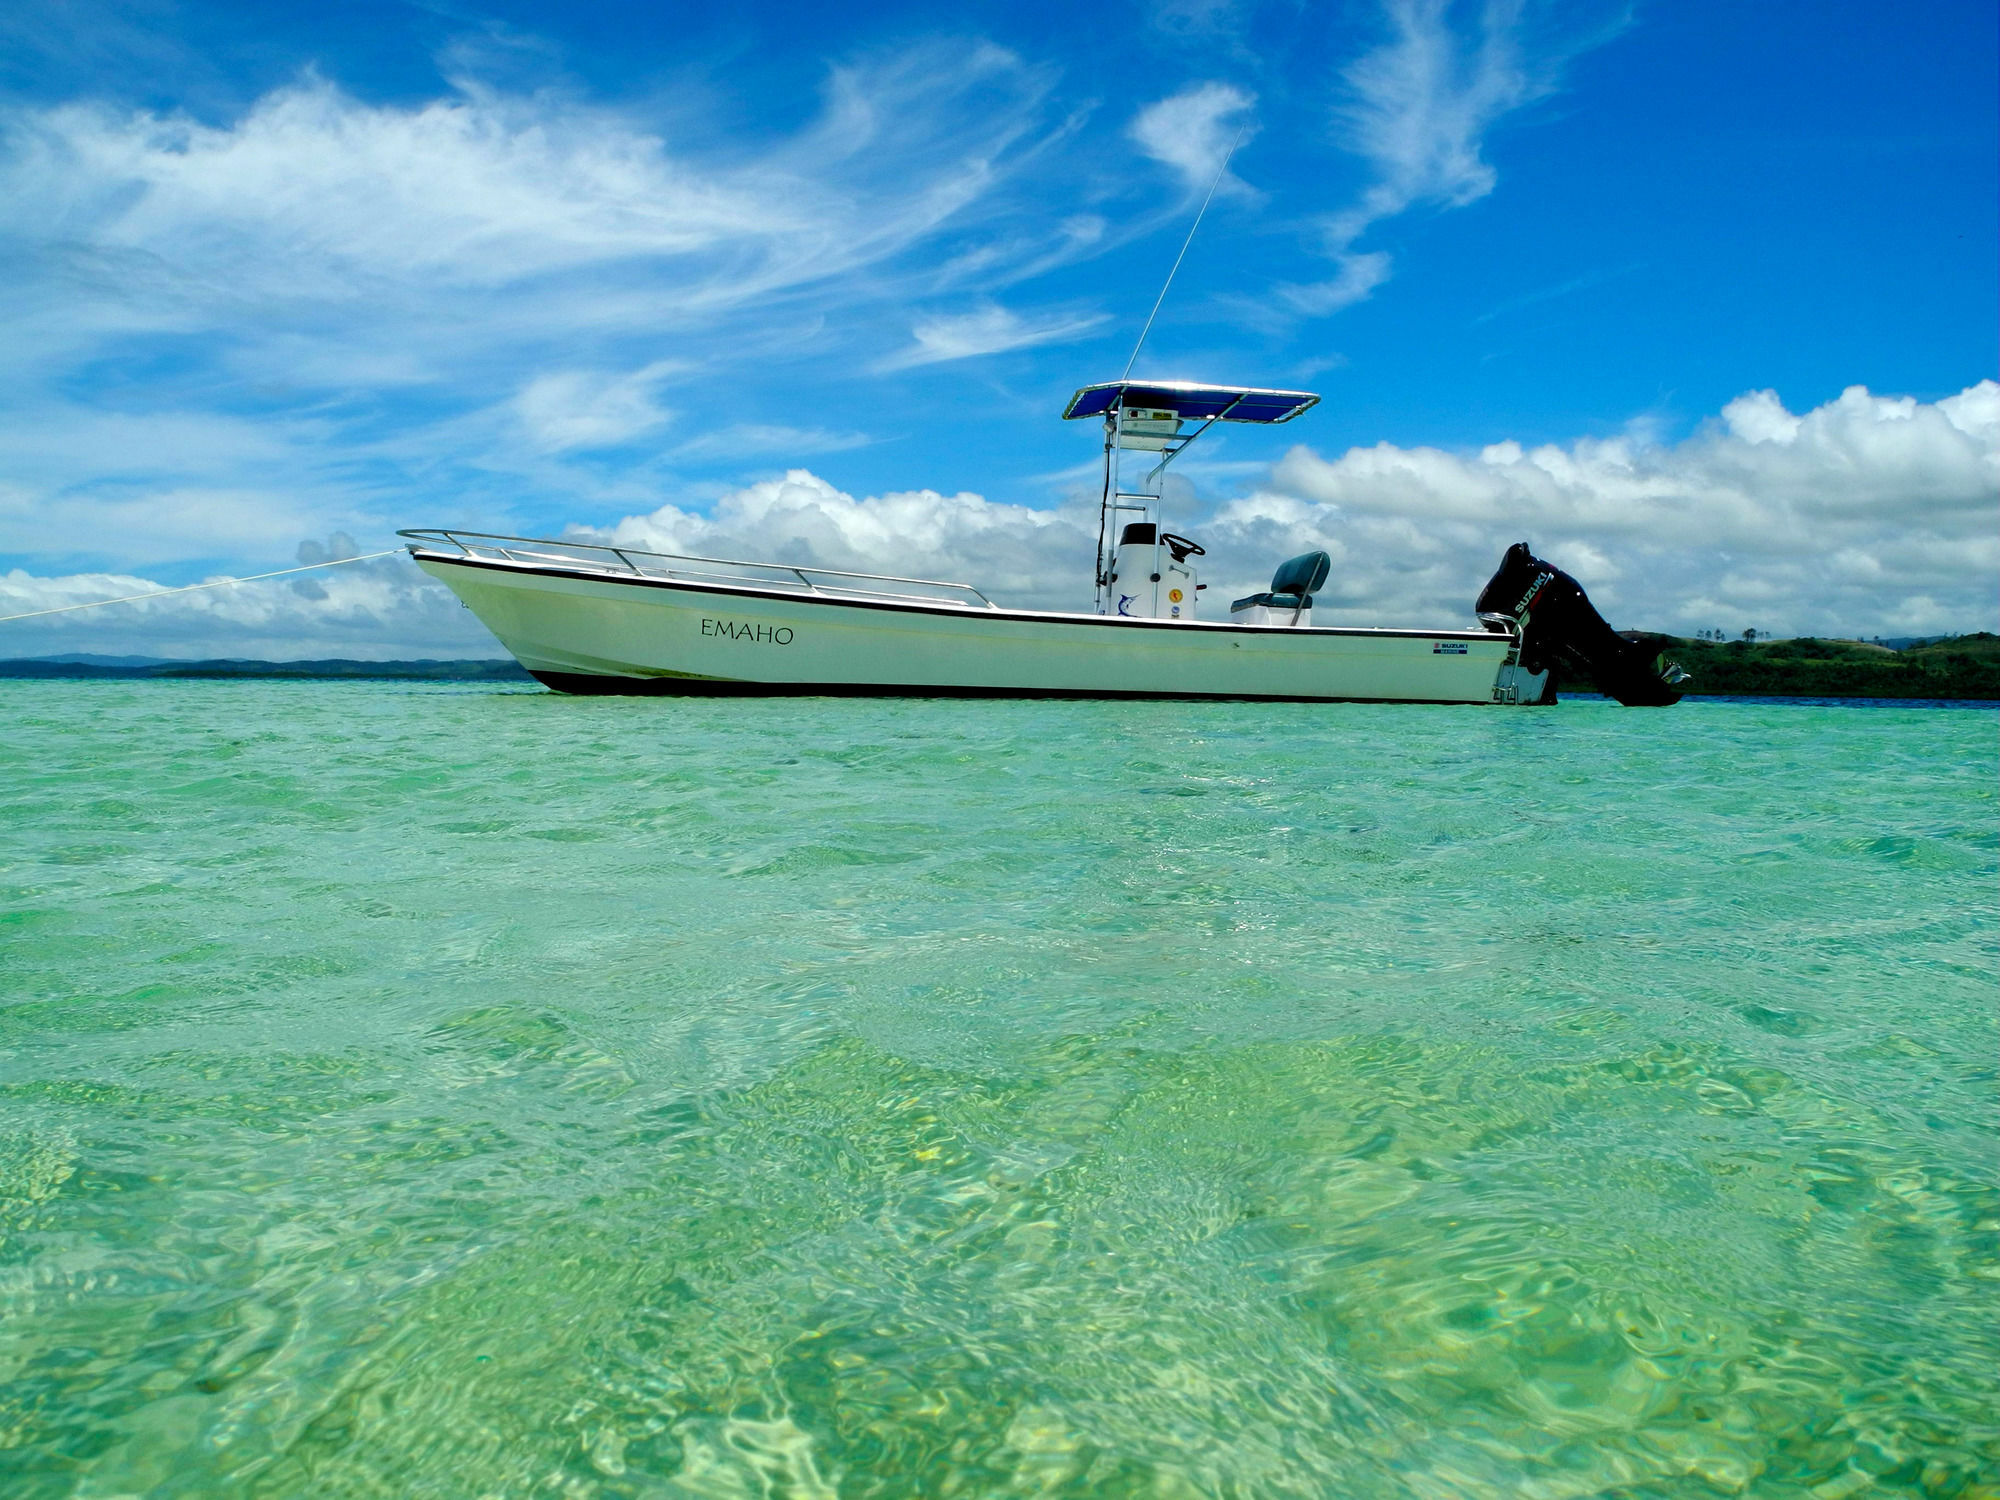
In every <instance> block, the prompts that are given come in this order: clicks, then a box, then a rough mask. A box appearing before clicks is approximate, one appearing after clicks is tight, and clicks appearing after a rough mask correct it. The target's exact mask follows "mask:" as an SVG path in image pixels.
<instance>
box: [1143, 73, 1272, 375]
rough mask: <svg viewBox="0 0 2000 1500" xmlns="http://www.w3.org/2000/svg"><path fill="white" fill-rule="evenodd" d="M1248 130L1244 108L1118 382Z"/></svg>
mask: <svg viewBox="0 0 2000 1500" xmlns="http://www.w3.org/2000/svg"><path fill="white" fill-rule="evenodd" d="M1249 128H1250V114H1249V112H1248V109H1247V107H1246V110H1245V112H1244V115H1243V123H1242V124H1241V125H1238V126H1237V127H1236V139H1235V140H1233V141H1231V142H1230V143H1229V149H1228V150H1227V151H1225V152H1223V153H1222V165H1221V166H1219V167H1217V168H1216V169H1215V180H1214V181H1213V182H1211V183H1209V185H1208V194H1207V196H1206V197H1204V198H1203V199H1202V200H1201V207H1200V208H1198V209H1196V210H1195V215H1194V222H1193V223H1192V224H1190V225H1188V232H1187V238H1186V239H1184V240H1182V241H1181V253H1180V254H1179V255H1176V256H1175V257H1174V264H1173V267H1172V269H1171V270H1169V271H1168V272H1167V279H1166V280H1165V281H1163V282H1161V283H1160V295H1159V296H1157V297H1155V298H1154V299H1153V310H1152V311H1151V312H1149V313H1147V314H1146V326H1145V327H1144V328H1141V329H1140V330H1139V342H1138V343H1136V344H1134V345H1133V346H1132V357H1131V358H1130V359H1128V360H1126V361H1125V373H1124V374H1122V375H1120V376H1119V377H1118V378H1119V379H1120V380H1124V379H1127V378H1128V377H1129V376H1130V375H1131V374H1132V366H1133V365H1134V364H1135V363H1136V362H1137V361H1138V358H1139V351H1140V350H1141V349H1143V348H1144V347H1145V345H1146V335H1147V334H1149V333H1151V332H1152V331H1153V319H1155V318H1157V317H1158V316H1159V315H1160V304H1161V303H1162V302H1165V301H1166V300H1167V288H1168V287H1170V286H1172V285H1173V284H1174V272H1176V271H1178V270H1180V268H1181V262H1182V261H1184V260H1186V259H1187V253H1188V246H1190V245H1192V244H1193V243H1194V232H1195V231H1196V230H1197V229H1199V228H1201V216H1202V215H1203V214H1205V213H1207V212H1208V204H1209V199H1211V198H1213V197H1214V196H1215V190H1216V189H1217V188H1219V187H1221V186H1222V174H1223V173H1225V172H1227V171H1228V170H1229V158H1230V157H1232V156H1234V155H1235V154H1236V148H1237V147H1238V146H1240V145H1242V144H1243V132H1244V131H1246V130H1248V129H1249Z"/></svg>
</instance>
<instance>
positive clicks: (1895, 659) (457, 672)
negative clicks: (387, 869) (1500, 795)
mask: <svg viewBox="0 0 2000 1500" xmlns="http://www.w3.org/2000/svg"><path fill="white" fill-rule="evenodd" d="M1621 633H1622V634H1623V635H1625V636H1626V638H1627V639H1629V640H1635V641H1643V642H1645V643H1647V644H1648V645H1656V646H1657V648H1658V649H1659V650H1660V651H1661V652H1663V653H1665V654H1666V655H1668V656H1671V657H1672V658H1673V659H1674V660H1676V661H1678V662H1679V663H1680V664H1681V665H1682V666H1683V667H1685V668H1687V670H1688V671H1689V672H1691V673H1693V674H1694V675H1693V680H1692V681H1691V682H1690V683H1689V684H1688V693H1689V696H1702V697H1711V696H1712V697H1745V698H1936V699H1949V700H1957V701H1964V700H1983V701H2000V636H1996V635H1992V634H1989V633H1988V632H1986V631H1980V632H1979V633H1978V634H1976V635H1960V636H1951V637H1948V638H1945V639H1942V640H1931V641H1925V642H1921V643H1918V644H1913V645H1908V646H1905V647H1904V648H1903V649H1902V650H1896V649H1894V648H1893V647H1891V646H1888V645H1884V644H1879V643H1877V642H1873V641H1845V640H1819V639H1816V638H1815V637H1812V636H1800V637H1797V638H1796V639H1792V640H1763V641H1748V640H1742V641H1703V640H1688V639H1685V638H1684V637H1681V636H1674V635H1657V634H1654V633H1652V632H1650V631H1624V632H1621ZM6 677H14V678H22V677H26V678H45V679H47V678H54V679H63V678H67V679H76V680H87V679H93V678H128V679H129V678H230V677H246V678H247V677H254V678H279V679H285V678H291V679H335V680H337V679H343V678H346V679H356V680H360V679H376V680H386V681H408V682H533V681H534V680H535V679H534V678H533V677H531V676H529V675H528V672H527V671H526V669H525V668H523V667H522V666H521V665H520V663H519V662H515V661H504V660H503V661H352V660H347V659H344V658H337V659H334V660H329V661H239V660H229V659H223V660H216V661H173V660H167V659H164V658H160V657H149V656H91V655H88V654H83V653H71V654H69V655H65V656H38V657H26V658H16V659H14V660H11V661H9V660H0V678H6ZM1563 686H1564V687H1566V688H1568V689H1570V690H1572V691H1577V692H1588V691H1590V690H1591V689H1592V688H1593V686H1594V684H1592V683H1590V682H1588V681H1577V680H1566V681H1565V682H1564V684H1563Z"/></svg>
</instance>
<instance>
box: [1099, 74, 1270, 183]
mask: <svg viewBox="0 0 2000 1500" xmlns="http://www.w3.org/2000/svg"><path fill="white" fill-rule="evenodd" d="M1256 102H1257V101H1256V96H1255V95H1252V94H1246V93H1244V92H1243V91H1242V90H1241V89H1237V88H1233V87H1231V86H1230V85H1229V84H1226V83H1202V84H1197V85H1195V86H1194V87H1193V88H1189V89H1183V90H1182V91H1181V92H1180V93H1178V94H1175V95H1173V96H1171V97H1170V98H1166V99H1161V100H1159V101H1158V102H1157V103H1154V104H1149V105H1147V106H1146V107H1145V108H1144V109H1142V110H1140V111H1139V113H1138V115H1137V116H1136V117H1135V118H1134V119H1133V121H1132V124H1131V126H1130V128H1129V130H1128V132H1127V133H1128V134H1129V135H1130V136H1131V137H1132V139H1133V140H1134V141H1135V142H1136V143H1137V144H1138V147H1139V149H1140V150H1141V151H1143V152H1145V153H1146V155H1148V156H1150V157H1152V158H1153V160H1154V161H1157V162H1162V163H1164V164H1165V165H1167V166H1169V167H1171V168H1173V169H1174V171H1175V172H1177V173H1179V174H1180V178H1181V186H1182V187H1184V188H1185V189H1186V190H1187V191H1188V192H1189V193H1190V194H1191V195H1196V196H1199V195H1201V194H1204V193H1206V192H1207V191H1208V188H1209V184H1210V183H1212V182H1216V181H1217V179H1216V173H1218V172H1220V171H1221V170H1222V164H1223V161H1224V159H1225V158H1226V157H1227V156H1228V155H1229V153H1230V150H1231V148H1232V147H1233V146H1234V145H1235V144H1236V142H1237V141H1238V140H1239V139H1240V138H1246V137H1248V135H1249V134H1250V129H1249V122H1248V121H1244V122H1241V123H1238V122H1235V121H1233V120H1232V118H1231V117H1232V116H1234V115H1240V114H1242V113H1243V112H1244V111H1246V110H1248V109H1249V108H1250V107H1251V106H1252V105H1253V104H1255V103H1256ZM1216 190H1217V191H1218V192H1239V193H1247V192H1249V191H1250V189H1249V187H1248V185H1247V184H1245V183H1244V182H1243V181H1242V180H1241V179H1240V178H1237V177H1235V176H1227V177H1224V178H1223V179H1221V181H1220V183H1219V184H1218V186H1217V189H1216Z"/></svg>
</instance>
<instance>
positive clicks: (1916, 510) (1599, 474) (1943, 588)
mask: <svg viewBox="0 0 2000 1500" xmlns="http://www.w3.org/2000/svg"><path fill="white" fill-rule="evenodd" d="M1996 521H2000V385H1996V384H1995V383H1994V382H1992V381H1990V380H1989V381H1982V382H1980V383H1979V384H1978V385H1976V386H1973V387H1971V388H1970V389H1968V390H1966V391H1964V392H1962V393H1961V394H1959V395H1957V396H1953V397H1950V398H1948V399H1946V400H1943V401H1938V402H1928V403H1927V402H1920V401H1916V400H1913V399H1911V398H1908V397H1900V398H1892V397H1883V396H1875V395H1871V394H1870V393H1869V392H1868V391H1867V390H1865V389H1863V388H1862V387H1859V386H1856V387H1853V388H1851V389H1849V390H1847V391H1846V392H1844V393H1842V395H1841V396H1839V397H1838V398H1837V399H1835V400H1833V401H1829V402H1827V403H1826V404H1825V405H1823V406H1820V407H1818V408H1816V409H1814V410H1812V411H1809V412H1806V413H1804V414H1802V415H1794V414H1793V413H1790V412H1788V411H1786V410H1785V408H1784V406H1783V404H1782V403H1781V402H1780V401H1779V400H1778V398H1777V396H1776V395H1775V394H1774V393H1772V392H1769V391H1759V392H1752V393H1750V394H1748V395H1745V396H1742V397H1739V398H1737V399H1736V400H1735V401H1732V402H1731V403H1729V405H1728V406H1726V407H1725V408H1724V409H1723V412H1722V413H1721V415H1720V417H1719V418H1718V419H1716V420H1714V421H1712V422H1710V423H1708V424H1706V425H1705V426H1704V427H1703V428H1702V429H1701V430H1700V431H1698V432H1697V433H1696V434H1695V435H1694V436H1692V437H1690V438H1688V439H1687V440H1686V441H1684V442H1681V443H1677V444H1672V445H1653V444H1648V443H1644V442H1638V441H1635V440H1633V439H1631V438H1629V437H1621V438H1611V439H1591V438H1584V439H1578V440H1577V441H1575V442H1573V443H1570V444H1568V445H1567V446H1559V445H1555V444H1549V445H1545V446H1542V447H1537V448H1533V449H1524V448H1523V447H1522V446H1521V445H1520V444H1518V443H1514V442H1500V443H1495V444H1492V445H1489V446H1488V447H1487V448H1485V449H1484V450H1482V451H1481V452H1479V453H1477V454H1472V455H1466V454H1453V453H1446V452H1443V451H1440V450H1438V449H1435V448H1399V447H1395V446H1394V445H1391V444H1387V443H1384V444H1379V445H1377V446H1375V447H1373V448H1356V449H1352V450H1350V451H1349V452H1347V453H1345V454H1343V455H1342V456H1340V457H1339V458H1336V459H1326V458H1322V457H1320V456H1319V455H1318V454H1316V453H1313V452H1312V451H1311V450H1309V449H1306V448H1298V449H1294V450H1293V451H1292V452H1291V453H1290V454H1289V455H1287V456H1286V457H1285V458H1284V459H1283V460H1282V461H1281V462H1280V463H1279V464H1278V465H1277V466H1276V467H1275V468H1274V470H1273V471H1272V474H1271V477H1270V480H1269V482H1268V484H1267V485H1266V486H1265V487H1263V488H1262V489H1260V490H1259V492H1258V493H1256V494H1254V495H1252V496H1250V497H1248V498H1246V499H1243V500H1238V501H1234V502H1231V503H1228V504H1225V505H1223V506H1222V507H1221V508H1220V509H1219V510H1218V512H1217V513H1216V515H1215V517H1214V519H1213V521H1212V522H1211V523H1210V525H1211V530H1212V532H1213V533H1214V535H1215V538H1216V545H1215V546H1214V547H1213V548H1212V550H1214V551H1215V552H1217V553H1218V554H1220V555H1221V556H1222V557H1223V558H1224V559H1228V558H1233V557H1238V556H1242V555H1244V554H1245V553H1246V552H1249V551H1252V550H1256V551H1263V552H1268V553H1271V554H1274V555H1275V554H1282V553H1284V552H1287V551H1303V550H1305V549H1307V548H1308V547H1317V546H1324V547H1326V548H1327V549H1328V550H1329V551H1331V552H1333V553H1334V555H1335V558H1336V566H1335V569H1334V584H1333V585H1332V586H1331V588H1330V597H1329V599H1328V601H1327V603H1328V605H1329V611H1328V617H1329V618H1333V619H1337V620H1341V621H1344V622H1352V623H1380V624H1422V623H1425V622H1430V623H1436V622H1438V621H1441V620H1451V619H1457V618H1462V617H1463V615H1464V613H1465V611H1466V609H1467V608H1468V607H1469V604H1470V600H1471V598H1472V596H1473V594H1474V593H1475V592H1476V591H1477V588H1478V585H1479V584H1480V583H1481V582H1483V581H1484V578H1485V576H1486V574H1487V572H1489V571H1490V570H1491V568H1492V567H1493V566H1494V564H1495V563H1496V562H1497V561H1498V559H1499V556H1500V553H1501V551H1502V550H1503V549H1504V548H1505V547H1506V546H1507V545H1508V544H1509V543H1511V542H1514V541H1517V540H1523V539H1525V540H1527V541H1529V542H1530V543H1531V545H1533V546H1534V547H1535V549H1536V550H1537V551H1538V552H1539V553H1540V554H1541V555H1542V556H1545V557H1547V558H1548V559H1549V560H1551V561H1552V562H1555V563H1557V564H1559V565H1560V566H1562V567H1564V568H1566V569H1568V570H1569V571H1570V572H1572V573H1574V574H1575V575H1576V576H1577V578H1578V579H1579V581H1581V582H1582V583H1583V585H1584V586H1585V588H1586V589H1588V590H1589V592H1590V594H1591V597H1592V599H1593V600H1594V601H1596V602H1597V603H1598V604H1599V606H1600V607H1601V608H1603V609H1604V610H1605V612H1606V613H1607V615H1609V616H1611V617H1612V619H1613V621H1614V623H1616V624H1619V625H1621V626H1644V627H1648V628H1654V629H1662V630H1671V631H1680V632H1683V633H1691V632H1693V631H1695V630H1699V629H1704V628H1709V627H1720V628H1722V629H1725V630H1728V631H1730V632H1731V633H1734V632H1736V631H1739V630H1741V629H1743V628H1744V627H1746V626H1754V627H1755V628H1757V629H1759V630H1775V631H1779V632H1781V633H1784V634H1830V633H1840V634H1846V633H1856V634H1864V635H1873V634H1884V635H1887V634H1922V633H1927V632H1938V631H1947V630H1964V629H1978V628H1986V629H1991V628H1993V627H1994V626H1995V624H1996V623H2000V618H1997V617H2000V599H1996V595H2000V530H1996V526H1995V522H1996Z"/></svg>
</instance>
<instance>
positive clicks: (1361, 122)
mask: <svg viewBox="0 0 2000 1500" xmlns="http://www.w3.org/2000/svg"><path fill="white" fill-rule="evenodd" d="M1383 9H1384V18H1385V20H1386V21H1387V24H1388V28H1389V32H1390V36H1389V39H1388V40H1387V41H1385V42H1384V43H1383V44H1382V45H1381V46H1379V47H1376V48H1374V49H1373V50H1371V51H1369V52H1367V53H1365V54H1363V55H1362V56H1361V57H1360V58H1358V59H1356V60H1355V61H1354V62H1353V63H1351V64H1349V65H1348V66H1347V68H1346V69H1344V70H1343V73H1342V83H1343V85H1344V89H1343V99H1342V103H1341V105H1340V106H1339V108H1338V110H1337V112H1336V121H1337V124H1338V125H1339V127H1340V134H1341V140H1342V143H1343V144H1344V145H1345V146H1346V148H1347V149H1348V150H1349V151H1351V152H1353V153H1354V154H1355V155H1357V156H1359V157H1360V158H1361V159H1362V160H1363V161H1364V162H1366V163H1367V164H1368V167H1369V168H1370V171H1371V173H1372V176H1373V181H1371V182H1370V183H1369V184H1368V186H1367V187H1366V188H1364V189H1363V190H1362V192H1361V194H1360V196H1359V197H1358V198H1357V199H1356V200H1355V201H1354V202H1353V203H1352V204H1350V205H1348V206H1347V207H1346V208H1344V209H1342V210H1340V211H1339V212H1337V213H1335V214H1333V215H1332V216H1330V217H1329V218H1327V219H1326V220H1324V221H1323V223H1322V225H1321V248H1322V251H1323V253H1324V254H1326V255H1327V256H1328V257H1329V258H1331V259H1332V261H1333V263H1334V265H1335V267H1336V274H1335V275H1333V276H1332V277H1331V278H1329V279H1327V280H1324V281H1319V282H1313V283H1306V284H1294V285H1290V286H1286V287H1284V288H1282V289H1281V295H1282V296H1283V298H1284V300H1285V301H1286V302H1287V303H1288V304H1289V305H1290V306H1291V307H1292V308H1294V309H1295V310H1296V311H1298V312H1300V313H1303V314H1305V315H1307V316H1310V317H1323V316H1325V315H1326V314H1328V313H1332V312H1337V311H1339V310H1340V309H1341V308H1343V307H1347V306H1350V305H1351V304H1353V303H1355V302H1359V301H1362V300H1364V299H1365V298H1367V297H1368V296H1369V295H1370V294H1371V293H1373V292H1374V290H1375V289H1376V288H1377V287H1378V286H1380V285H1381V284H1382V283H1383V282H1385V281H1386V280H1388V278H1389V276H1390V274H1391V271H1392V269H1393V267H1392V264H1391V261H1390V258H1389V256H1388V255H1387V253H1386V252H1383V251H1362V250H1358V249H1357V248H1356V246H1357V243H1358V242H1359V241H1360V240H1361V238H1362V237H1363V236H1364V235H1365V234H1366V233H1367V232H1368V230H1369V229H1371V228H1372V227H1373V226H1375V225H1376V224H1379V223H1381V222H1382V221H1383V220H1385V219H1390V218H1394V217H1395V216H1396V215H1398V214H1401V213H1404V212H1406V211H1408V210H1409V209H1411V208H1415V207H1419V206H1424V205H1429V206H1434V207H1438V208H1463V207H1464V206H1465V205H1467V204H1469V203H1474V202H1477V201H1478V200H1479V199H1481V198H1483V197H1485V196H1486V195H1487V194H1488V193H1490V192H1492V191H1493V188H1494V185H1495V183H1496V181H1497V180H1498V179H1497V176H1496V174H1495V172H1494V170H1493V167H1492V165H1491V164H1490V163H1489V162H1488V161H1487V160H1486V159H1485V155H1484V149H1485V138H1486V134H1487V132H1488V131H1489V130H1490V129H1491V128H1492V127H1493V126H1494V125H1495V124H1496V123H1497V122H1498V121H1500V120H1501V119H1502V118H1504V117H1505V116H1507V115H1509V114H1511V113H1513V112H1514V111H1515V110H1518V109H1520V108H1521V107H1522V106H1524V105H1526V104H1529V103H1531V102H1533V101H1534V100H1537V99H1540V98H1543V97H1545V96H1547V95H1548V94H1550V93H1552V92H1554V91H1555V90H1556V89H1557V88H1558V87H1559V86H1560V83H1561V76H1562V70H1563V67H1564V65H1565V64H1566V63H1567V62H1568V61H1569V60H1570V59H1571V58H1572V57H1574V56H1575V55H1576V54H1577V53H1578V52H1579V51H1581V50H1583V49H1584V48H1585V47H1588V46H1592V45H1595V44H1596V43H1598V42H1600V41H1602V40H1604V39H1605V38H1606V37H1607V36H1608V35H1609V34H1610V33H1609V31H1608V30H1607V31H1601V32H1596V33H1589V34H1585V35H1581V36H1572V37H1571V38H1570V39H1569V40H1568V41H1567V42H1566V43H1564V44H1562V45H1560V46H1554V45H1551V46H1541V47H1536V46H1532V45H1531V44H1530V43H1529V41H1528V39H1527V36H1526V32H1525V29H1524V26H1523V4H1522V0H1490V3H1488V4H1487V5H1486V6H1484V8H1483V9H1481V11H1480V12H1479V18H1478V20H1477V22H1476V23H1475V24H1474V26H1473V27H1472V29H1471V30H1470V31H1469V32H1468V33H1465V34H1461V33H1460V32H1459V31H1457V30H1455V29H1454V28H1453V25H1452V7H1451V5H1450V3H1449V0H1386V3H1385V4H1384V7H1383Z"/></svg>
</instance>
